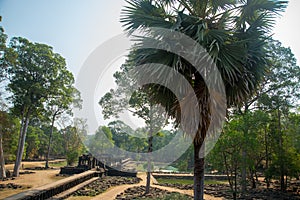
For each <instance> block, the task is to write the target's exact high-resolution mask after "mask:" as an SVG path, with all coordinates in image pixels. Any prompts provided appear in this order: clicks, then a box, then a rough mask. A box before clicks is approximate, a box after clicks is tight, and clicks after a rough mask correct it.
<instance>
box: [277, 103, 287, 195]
mask: <svg viewBox="0 0 300 200" xmlns="http://www.w3.org/2000/svg"><path fill="white" fill-rule="evenodd" d="M277 114H278V116H277V117H278V133H279V159H280V189H281V191H283V192H284V191H285V189H286V188H285V183H284V168H285V166H284V161H283V137H282V131H281V113H280V110H279V108H278V113H277Z"/></svg>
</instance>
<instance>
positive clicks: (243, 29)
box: [121, 0, 287, 200]
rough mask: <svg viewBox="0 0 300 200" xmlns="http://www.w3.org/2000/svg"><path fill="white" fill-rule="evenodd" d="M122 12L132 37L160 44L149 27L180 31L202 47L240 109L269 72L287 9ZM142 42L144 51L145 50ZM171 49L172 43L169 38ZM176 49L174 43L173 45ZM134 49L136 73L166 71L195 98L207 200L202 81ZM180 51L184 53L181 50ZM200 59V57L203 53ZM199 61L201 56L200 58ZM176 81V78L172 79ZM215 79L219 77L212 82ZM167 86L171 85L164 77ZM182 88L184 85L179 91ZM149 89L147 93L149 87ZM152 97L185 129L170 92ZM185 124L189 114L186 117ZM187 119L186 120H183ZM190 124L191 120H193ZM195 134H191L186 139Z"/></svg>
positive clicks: (142, 3) (199, 188)
mask: <svg viewBox="0 0 300 200" xmlns="http://www.w3.org/2000/svg"><path fill="white" fill-rule="evenodd" d="M127 3H128V5H127V6H126V7H125V8H124V10H123V15H122V18H121V22H122V23H123V25H124V27H125V29H126V31H128V33H129V34H132V33H133V32H134V31H136V30H138V31H141V32H144V33H145V32H146V33H148V35H149V37H151V36H152V37H153V38H154V39H156V40H157V38H159V37H158V36H160V38H163V39H164V37H163V33H161V34H158V33H157V32H155V31H153V30H152V31H151V29H150V28H151V27H162V28H168V29H170V30H173V31H180V32H181V33H183V34H186V35H187V36H189V37H190V38H192V39H194V40H195V41H197V42H198V43H199V44H200V45H202V46H203V47H204V48H205V49H206V50H207V52H208V53H209V55H210V56H211V57H212V59H213V60H214V61H215V63H216V65H217V67H218V69H219V72H220V73H221V76H222V79H223V82H224V84H225V90H226V96H227V100H228V102H227V104H228V106H230V105H234V104H237V103H240V102H242V101H244V100H245V99H247V98H248V97H249V96H251V95H252V94H253V93H254V92H255V91H256V89H257V86H258V85H259V83H260V81H261V79H262V77H263V74H264V72H265V70H266V68H267V65H266V60H265V57H266V52H265V50H264V47H265V39H266V36H267V34H268V33H269V31H270V28H271V27H272V23H273V22H274V17H275V16H276V14H278V13H279V12H281V11H282V10H283V9H284V8H285V7H286V3H287V2H286V1H277V0H276V1H274V0H272V1H271V0H258V1H244V0H238V1H232V0H226V1H216V0H204V1H194V0H185V1H183V0H128V1H127ZM140 40H141V44H140V46H141V47H143V42H145V43H146V42H147V41H145V40H143V39H140ZM167 40H170V41H167V42H169V44H170V45H172V38H167ZM173 43H174V42H173ZM138 47H139V46H137V47H136V46H135V48H134V49H133V51H132V53H131V57H132V61H131V62H132V63H133V65H134V66H135V67H138V66H140V65H142V64H147V63H160V64H164V65H168V66H170V67H171V68H173V69H174V70H176V71H178V72H179V73H181V74H182V75H183V76H184V77H185V79H186V80H188V81H189V82H190V84H191V86H192V88H193V90H194V92H195V94H196V95H197V98H198V104H199V105H201V106H199V113H200V115H201V119H202V120H201V121H200V123H199V124H198V132H197V133H196V136H195V137H194V141H193V144H194V156H195V157H194V199H195V200H199V199H203V193H204V189H203V188H204V182H203V181H204V178H203V177H204V158H200V157H199V150H200V148H201V146H202V144H203V141H204V139H205V137H206V133H207V130H208V126H209V124H210V114H211V112H212V111H211V110H210V105H211V103H212V102H211V101H210V99H209V92H208V88H207V86H206V84H205V81H204V78H203V77H202V76H201V74H200V73H199V72H197V70H196V66H192V65H191V64H190V63H188V62H187V61H186V60H185V59H183V58H181V57H180V56H179V55H174V54H173V53H170V52H167V51H164V50H159V49H143V48H140V49H139V48H138ZM178 48H180V47H178ZM199 54H200V53H199ZM199 56H200V55H199ZM143 74H144V77H142V79H144V78H145V79H146V78H147V77H146V76H148V77H149V76H154V77H159V76H160V74H161V71H160V70H156V71H155V70H152V69H150V68H149V70H148V71H147V69H146V70H145V71H144V72H143ZM173 78H174V77H173ZM209 78H211V79H214V78H216V77H209ZM165 79H166V81H170V82H171V81H173V82H172V83H174V84H175V83H176V81H175V80H172V77H166V78H165ZM178 87H181V85H178ZM145 88H147V89H149V87H145ZM151 88H152V91H151V92H150V96H151V100H152V102H153V103H158V104H161V105H163V106H164V107H165V108H166V110H167V112H168V114H169V115H170V116H171V117H173V118H175V119H176V122H177V123H179V124H180V123H181V116H180V115H178V113H180V104H179V101H178V100H177V99H176V97H175V96H174V94H172V93H171V91H170V90H168V89H166V88H165V87H163V86H161V85H156V86H155V85H153V86H152V87H151ZM185 114H186V116H184V117H185V118H188V116H191V113H190V114H189V113H185ZM184 117H183V118H184ZM190 120H192V119H190ZM188 134H193V133H188Z"/></svg>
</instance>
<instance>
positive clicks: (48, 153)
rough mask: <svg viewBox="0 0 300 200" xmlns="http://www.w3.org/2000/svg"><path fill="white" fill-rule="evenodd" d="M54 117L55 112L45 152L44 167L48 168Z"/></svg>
mask: <svg viewBox="0 0 300 200" xmlns="http://www.w3.org/2000/svg"><path fill="white" fill-rule="evenodd" d="M55 117H56V113H55V114H54V115H53V116H52V122H51V129H50V133H49V141H48V149H47V154H46V163H45V168H46V169H48V168H49V156H50V150H51V142H52V134H53V128H54V121H55Z"/></svg>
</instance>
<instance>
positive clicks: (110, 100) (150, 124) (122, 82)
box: [99, 65, 166, 193]
mask: <svg viewBox="0 0 300 200" xmlns="http://www.w3.org/2000/svg"><path fill="white" fill-rule="evenodd" d="M127 72H128V69H127V68H126V65H123V66H122V67H121V71H118V72H116V73H115V74H114V77H115V82H116V83H117V85H118V88H117V89H116V90H113V89H111V90H110V92H108V93H106V94H105V95H104V96H103V97H102V98H101V99H100V101H99V104H100V105H101V106H102V108H103V111H102V113H103V114H104V118H109V117H113V116H116V117H117V116H118V115H119V114H120V113H122V112H123V111H125V110H127V111H130V112H131V113H132V114H133V115H135V116H138V117H139V118H141V119H143V120H144V122H145V124H146V129H147V134H148V155H149V156H148V169H147V181H146V193H149V191H150V178H151V152H152V151H153V136H154V135H155V134H156V133H157V132H158V131H159V130H160V129H161V128H162V127H163V126H164V125H165V124H164V123H165V122H166V119H165V115H164V113H163V112H162V110H161V109H160V108H159V107H158V106H157V105H154V104H153V103H151V102H150V100H149V98H148V97H147V95H146V94H145V93H144V92H143V91H142V90H140V89H139V88H134V85H135V82H134V79H133V78H132V74H130V73H127Z"/></svg>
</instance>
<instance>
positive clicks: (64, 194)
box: [47, 177, 99, 200]
mask: <svg viewBox="0 0 300 200" xmlns="http://www.w3.org/2000/svg"><path fill="white" fill-rule="evenodd" d="M98 179H99V177H94V178H91V179H90V180H87V181H85V182H83V183H80V184H78V185H76V186H75V187H72V188H70V189H68V190H66V191H64V192H62V193H59V194H57V195H55V196H53V197H51V198H49V199H47V200H58V199H65V198H67V197H69V196H70V195H71V194H73V193H74V192H76V191H77V190H80V189H81V188H83V187H84V186H86V185H88V184H90V183H92V182H94V181H96V180H98Z"/></svg>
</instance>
